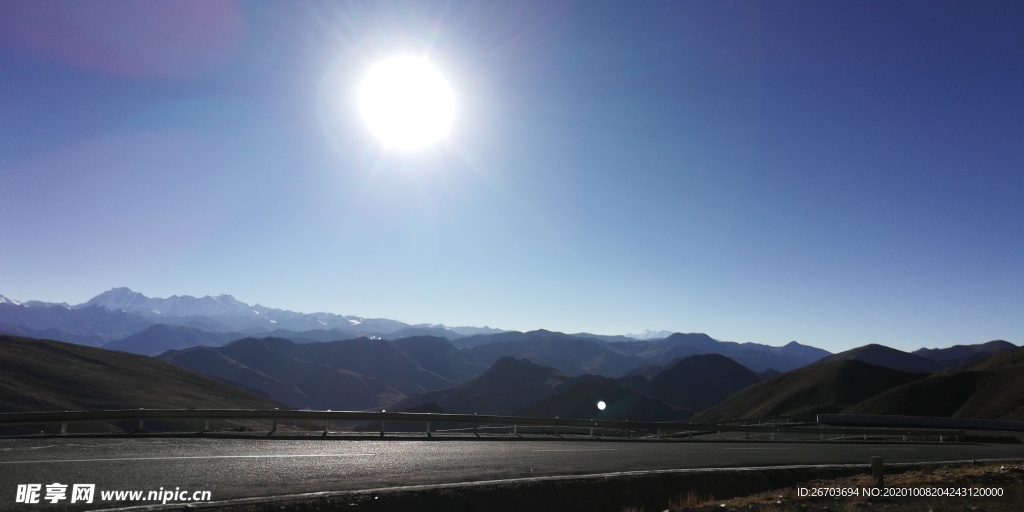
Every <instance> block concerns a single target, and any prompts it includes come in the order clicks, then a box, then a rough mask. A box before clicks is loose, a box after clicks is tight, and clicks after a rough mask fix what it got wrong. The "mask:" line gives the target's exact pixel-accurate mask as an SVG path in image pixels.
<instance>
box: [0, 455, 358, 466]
mask: <svg viewBox="0 0 1024 512" xmlns="http://www.w3.org/2000/svg"><path fill="white" fill-rule="evenodd" d="M373 455H376V454H375V453H323V454H320V453H313V454H283V455H193V456H188V457H127V458H120V459H119V458H111V459H53V460H10V461H8V460H2V461H0V464H42V463H51V462H60V463H64V462H114V461H117V462H123V461H133V460H195V459H286V458H289V457H295V458H299V457H369V456H373Z"/></svg>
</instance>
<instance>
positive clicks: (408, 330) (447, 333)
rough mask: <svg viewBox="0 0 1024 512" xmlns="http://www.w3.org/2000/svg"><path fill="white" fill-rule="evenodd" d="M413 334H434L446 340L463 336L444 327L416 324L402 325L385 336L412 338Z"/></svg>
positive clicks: (394, 338) (395, 338)
mask: <svg viewBox="0 0 1024 512" xmlns="http://www.w3.org/2000/svg"><path fill="white" fill-rule="evenodd" d="M414 336H436V337H439V338H444V339H446V340H457V339H459V338H462V337H464V336H463V335H461V334H459V333H457V332H455V331H453V330H451V329H446V328H444V327H433V326H417V325H414V326H412V327H404V328H402V329H399V330H397V331H394V332H390V333H388V335H387V338H388V339H390V340H397V339H401V338H412V337H414Z"/></svg>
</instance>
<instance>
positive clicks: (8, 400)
mask: <svg viewBox="0 0 1024 512" xmlns="http://www.w3.org/2000/svg"><path fill="white" fill-rule="evenodd" d="M275 407H277V408H281V407H284V405H283V404H281V403H279V402H276V401H273V400H271V399H269V398H267V397H264V396H259V395H257V394H255V393H252V392H250V391H246V390H244V389H242V388H240V387H237V386H233V385H230V384H226V383H224V382H222V381H220V380H217V379H213V378H210V377H206V376H203V375H199V374H196V373H193V372H190V371H186V370H184V369H182V368H179V367H177V366H174V365H172V364H168V363H165V362H162V361H157V360H156V359H153V358H150V357H145V356H140V355H135V354H128V353H124V352H116V351H111V350H103V349H99V348H93V347H85V346H82V345H75V344H70V343H63V342H59V341H50V340H39V339H27V338H19V337H13V336H0V411H2V412H20V411H64V410H102V409H138V408H150V409H187V408H224V409H273V408H275Z"/></svg>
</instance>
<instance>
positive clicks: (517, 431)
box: [512, 425, 519, 436]
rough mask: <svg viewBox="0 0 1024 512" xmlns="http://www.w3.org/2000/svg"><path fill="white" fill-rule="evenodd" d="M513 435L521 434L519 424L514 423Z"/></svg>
mask: <svg viewBox="0 0 1024 512" xmlns="http://www.w3.org/2000/svg"><path fill="white" fill-rule="evenodd" d="M512 435H514V436H518V435H519V425H512Z"/></svg>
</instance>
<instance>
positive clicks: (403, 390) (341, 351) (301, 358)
mask: <svg viewBox="0 0 1024 512" xmlns="http://www.w3.org/2000/svg"><path fill="white" fill-rule="evenodd" d="M442 341H443V340H442ZM159 359H162V360H164V361H167V362H170V363H173V364H177V365H179V366H182V367H183V368H187V369H189V370H193V371H196V372H200V373H204V374H206V375H211V376H214V377H217V378H220V379H224V380H227V381H230V382H237V383H238V384H239V385H242V386H245V387H247V388H250V389H255V390H259V391H261V392H263V393H266V394H268V395H269V396H272V397H274V398H275V399H277V400H280V401H282V402H284V403H287V404H288V405H291V406H293V407H296V408H313V409H335V410H344V409H353V410H361V409H370V408H373V409H376V408H379V407H386V406H390V405H391V404H393V403H395V402H397V401H399V400H401V399H403V398H405V397H406V396H408V395H411V394H416V393H422V392H424V391H427V390H431V389H440V388H445V387H450V386H453V385H455V384H456V383H457V381H454V380H452V379H448V378H445V377H442V376H440V375H438V374H436V373H433V372H431V371H429V370H426V369H424V368H423V367H422V366H420V365H419V364H418V363H417V362H416V360H415V359H414V358H412V357H410V356H409V355H408V354H406V353H405V352H403V351H402V350H401V349H400V348H399V347H398V346H397V345H395V343H393V342H391V341H387V340H371V339H368V338H357V339H353V340H342V341H333V342H326V343H307V344H296V343H293V342H291V341H289V340H285V339H279V338H260V339H257V338H246V339H241V340H237V341H234V342H232V343H229V344H228V345H225V346H223V347H195V348H190V349H186V350H181V351H171V352H167V353H165V354H162V355H160V356H159Z"/></svg>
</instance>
